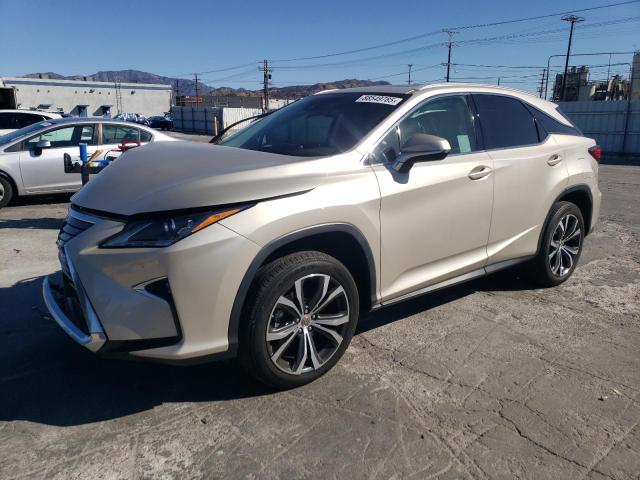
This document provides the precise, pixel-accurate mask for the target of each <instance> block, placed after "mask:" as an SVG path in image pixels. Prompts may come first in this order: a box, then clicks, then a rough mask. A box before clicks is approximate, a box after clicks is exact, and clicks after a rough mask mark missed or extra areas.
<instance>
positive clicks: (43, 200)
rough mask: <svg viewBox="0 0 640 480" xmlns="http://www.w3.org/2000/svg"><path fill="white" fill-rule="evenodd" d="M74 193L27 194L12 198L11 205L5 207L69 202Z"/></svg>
mask: <svg viewBox="0 0 640 480" xmlns="http://www.w3.org/2000/svg"><path fill="white" fill-rule="evenodd" d="M74 193H75V192H73V193H56V194H51V195H27V196H25V197H18V198H14V199H13V200H11V202H10V203H9V205H7V206H6V207H4V208H11V207H20V206H26V205H43V204H48V205H50V204H53V203H69V201H70V199H71V196H72V195H73V194H74Z"/></svg>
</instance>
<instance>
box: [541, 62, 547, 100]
mask: <svg viewBox="0 0 640 480" xmlns="http://www.w3.org/2000/svg"><path fill="white" fill-rule="evenodd" d="M546 76H547V69H546V68H543V69H542V78H541V79H540V98H542V93H543V92H544V81H545V77H546Z"/></svg>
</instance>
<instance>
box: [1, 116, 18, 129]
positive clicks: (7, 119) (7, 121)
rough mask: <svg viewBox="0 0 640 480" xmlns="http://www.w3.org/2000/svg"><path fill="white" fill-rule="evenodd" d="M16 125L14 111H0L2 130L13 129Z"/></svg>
mask: <svg viewBox="0 0 640 480" xmlns="http://www.w3.org/2000/svg"><path fill="white" fill-rule="evenodd" d="M14 128H18V127H16V117H15V115H14V114H13V113H0V130H11V129H14Z"/></svg>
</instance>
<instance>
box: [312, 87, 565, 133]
mask: <svg viewBox="0 0 640 480" xmlns="http://www.w3.org/2000/svg"><path fill="white" fill-rule="evenodd" d="M438 90H445V91H447V92H460V93H465V92H474V93H493V94H496V95H508V96H511V97H516V98H519V99H521V100H524V101H526V102H528V103H530V104H531V105H533V106H535V107H537V108H539V109H541V110H542V111H544V112H545V113H548V114H549V115H551V116H552V117H554V118H555V119H556V120H558V121H560V122H561V123H565V124H566V122H567V119H566V118H564V117H563V116H562V115H560V114H559V113H558V112H557V111H556V110H557V107H558V106H557V104H555V103H552V102H549V101H547V100H543V99H542V98H539V97H537V96H535V95H532V94H531V93H529V92H525V91H522V90H517V89H515V88H509V87H502V86H497V85H484V84H480V83H458V82H448V83H428V84H424V85H375V86H370V87H351V88H341V89H333V90H323V91H321V92H318V93H317V94H316V95H321V94H324V93H342V92H345V93H348V92H351V93H369V94H372V93H375V94H382V95H384V94H390V95H393V94H396V95H410V96H411V97H415V96H418V95H423V94H426V93H437V92H438Z"/></svg>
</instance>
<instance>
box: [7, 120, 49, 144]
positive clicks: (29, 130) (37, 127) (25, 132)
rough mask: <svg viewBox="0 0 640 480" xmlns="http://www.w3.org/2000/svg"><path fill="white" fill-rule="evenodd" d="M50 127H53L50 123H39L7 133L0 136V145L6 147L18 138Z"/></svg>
mask: <svg viewBox="0 0 640 480" xmlns="http://www.w3.org/2000/svg"><path fill="white" fill-rule="evenodd" d="M51 125H53V123H51V122H39V123H34V124H32V125H29V126H28V127H24V128H21V129H19V130H15V131H13V132H11V133H7V134H6V135H2V136H0V145H6V144H8V143H11V142H13V141H14V140H17V139H18V138H20V137H24V136H27V135H29V134H31V133H33V132H37V131H38V130H40V129H42V128H44V127H49V126H51Z"/></svg>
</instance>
